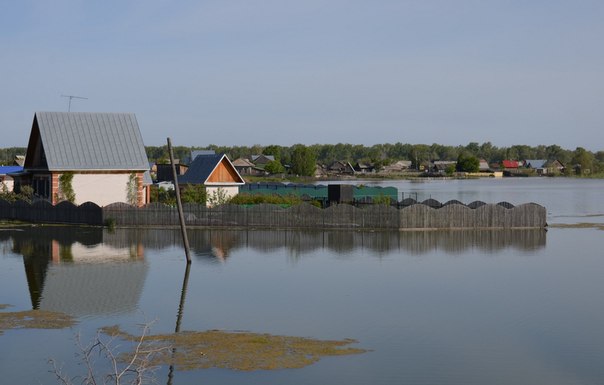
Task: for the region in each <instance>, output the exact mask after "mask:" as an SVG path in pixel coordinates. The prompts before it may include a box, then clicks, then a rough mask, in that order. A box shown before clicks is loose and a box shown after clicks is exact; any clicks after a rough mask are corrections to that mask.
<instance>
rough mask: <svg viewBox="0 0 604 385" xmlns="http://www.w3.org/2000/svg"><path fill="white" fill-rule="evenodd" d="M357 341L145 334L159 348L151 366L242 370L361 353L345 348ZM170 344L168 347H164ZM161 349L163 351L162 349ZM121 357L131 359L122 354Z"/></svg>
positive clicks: (110, 330) (114, 331)
mask: <svg viewBox="0 0 604 385" xmlns="http://www.w3.org/2000/svg"><path fill="white" fill-rule="evenodd" d="M102 332H103V333H105V334H107V335H110V336H113V337H119V338H122V339H125V340H128V341H139V340H140V338H141V337H136V336H133V335H130V334H128V333H126V332H123V331H121V330H120V329H119V327H117V326H111V327H106V328H103V329H102ZM356 342H357V341H355V340H352V339H345V340H340V341H325V340H316V339H311V338H303V337H288V336H275V335H271V334H258V333H250V332H226V331H220V330H209V331H203V332H192V331H190V332H181V333H174V334H160V335H148V336H145V337H144V345H145V346H144V347H143V349H146V350H156V351H157V350H160V351H161V353H159V354H157V355H155V356H154V358H153V362H152V363H153V364H154V365H174V366H176V367H177V368H178V369H179V370H195V369H207V368H225V369H232V370H241V371H252V370H277V369H290V368H302V367H305V366H308V365H311V364H313V363H315V362H317V361H318V360H319V359H320V358H321V357H325V356H341V355H349V354H360V353H364V352H366V351H367V350H364V349H359V348H353V347H347V346H348V345H350V344H354V343H356ZM166 347H169V349H165V348H166ZM162 348H163V350H162ZM121 358H122V359H124V360H128V359H129V358H131V357H130V356H128V355H127V354H126V355H123V356H122V357H121Z"/></svg>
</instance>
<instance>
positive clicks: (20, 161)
mask: <svg viewBox="0 0 604 385" xmlns="http://www.w3.org/2000/svg"><path fill="white" fill-rule="evenodd" d="M13 163H14V165H15V166H21V167H23V165H24V164H25V155H15V160H14V162H13Z"/></svg>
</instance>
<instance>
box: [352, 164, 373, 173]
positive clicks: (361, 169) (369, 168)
mask: <svg viewBox="0 0 604 385" xmlns="http://www.w3.org/2000/svg"><path fill="white" fill-rule="evenodd" d="M354 171H355V172H358V173H361V174H370V173H373V172H375V166H374V165H373V164H370V163H361V162H357V163H356V164H355V165H354Z"/></svg>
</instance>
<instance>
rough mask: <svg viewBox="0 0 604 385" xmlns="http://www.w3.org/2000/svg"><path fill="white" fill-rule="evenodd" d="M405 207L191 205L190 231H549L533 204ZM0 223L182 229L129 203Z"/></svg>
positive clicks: (13, 212) (67, 206) (3, 213)
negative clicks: (218, 229)
mask: <svg viewBox="0 0 604 385" xmlns="http://www.w3.org/2000/svg"><path fill="white" fill-rule="evenodd" d="M407 203H410V204H408V205H403V206H402V208H396V207H393V206H388V205H380V204H376V205H370V206H364V207H362V208H358V207H355V206H352V205H347V204H341V205H335V206H330V207H328V208H326V209H320V208H317V207H314V206H312V205H309V204H301V205H296V206H293V207H289V208H283V207H280V206H278V205H266V204H262V205H256V206H250V207H246V206H239V205H223V206H218V207H214V208H207V207H205V206H203V205H197V204H185V205H184V207H183V211H184V215H185V220H186V223H187V225H188V226H200V227H222V228H282V229H288V228H297V229H481V228H542V227H545V226H546V211H545V208H544V207H543V206H540V205H538V204H535V203H527V204H522V205H519V206H516V207H514V206H513V205H511V204H510V203H507V202H502V203H498V204H485V203H484V202H472V203H471V204H469V205H465V204H463V203H461V202H458V201H449V202H447V203H445V204H441V203H440V202H438V201H435V200H429V201H424V202H422V203H417V202H415V203H414V202H407ZM0 219H4V220H19V221H26V222H32V223H72V224H86V225H103V224H108V223H111V224H114V225H116V226H143V227H145V226H178V225H179V222H178V212H177V210H176V209H175V208H173V207H169V206H166V205H163V204H158V203H152V204H149V205H147V206H145V207H141V208H137V207H133V206H130V205H128V204H125V203H114V204H111V205H108V206H105V207H102V208H101V207H99V206H97V205H95V204H94V203H90V202H87V203H84V204H82V205H80V206H75V205H73V204H71V203H69V202H62V203H59V204H58V205H56V206H52V205H51V204H49V203H47V202H43V201H40V202H36V203H34V204H29V203H26V202H23V201H17V202H14V203H9V202H5V201H2V200H0Z"/></svg>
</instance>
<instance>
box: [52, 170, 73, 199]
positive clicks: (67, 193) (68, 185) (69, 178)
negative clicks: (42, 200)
mask: <svg viewBox="0 0 604 385" xmlns="http://www.w3.org/2000/svg"><path fill="white" fill-rule="evenodd" d="M72 182H73V172H69V171H68V172H64V173H63V174H61V176H60V177H59V191H57V193H56V194H55V198H56V200H57V202H61V201H68V202H71V203H74V202H75V192H74V191H73V186H72Z"/></svg>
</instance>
